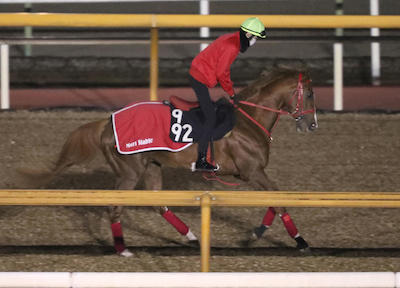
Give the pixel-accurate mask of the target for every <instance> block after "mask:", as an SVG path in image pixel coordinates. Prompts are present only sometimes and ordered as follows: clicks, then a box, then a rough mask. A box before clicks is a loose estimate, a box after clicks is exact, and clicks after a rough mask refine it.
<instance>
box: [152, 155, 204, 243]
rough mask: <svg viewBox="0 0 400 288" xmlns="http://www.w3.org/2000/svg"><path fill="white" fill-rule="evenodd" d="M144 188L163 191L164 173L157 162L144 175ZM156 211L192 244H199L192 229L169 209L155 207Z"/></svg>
mask: <svg viewBox="0 0 400 288" xmlns="http://www.w3.org/2000/svg"><path fill="white" fill-rule="evenodd" d="M144 186H145V189H146V190H161V189H162V171H161V166H160V164H158V163H157V162H151V163H149V164H148V166H147V169H146V172H145V174H144ZM155 209H156V211H158V212H159V213H160V215H161V216H162V217H163V218H164V219H165V220H167V221H168V223H169V224H171V225H172V226H173V227H174V228H175V229H176V231H178V232H179V233H180V234H181V235H183V236H186V238H187V239H188V240H189V242H190V243H196V242H198V240H197V237H196V236H195V235H194V234H193V233H192V231H190V228H189V227H188V226H187V225H186V224H185V223H184V222H183V221H182V220H181V219H179V217H178V216H176V215H175V214H174V213H173V212H172V211H171V210H170V209H169V208H168V207H166V206H162V207H157V208H156V207H155Z"/></svg>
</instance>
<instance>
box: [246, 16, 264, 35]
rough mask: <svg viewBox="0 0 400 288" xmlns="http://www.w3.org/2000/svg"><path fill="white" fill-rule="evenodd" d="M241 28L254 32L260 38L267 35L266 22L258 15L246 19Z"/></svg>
mask: <svg viewBox="0 0 400 288" xmlns="http://www.w3.org/2000/svg"><path fill="white" fill-rule="evenodd" d="M240 28H241V29H242V30H243V31H245V32H248V33H250V34H253V35H255V36H257V37H260V38H265V37H266V34H265V27H264V24H263V23H262V22H261V21H260V19H258V18H257V17H251V18H248V19H246V20H245V21H244V22H243V23H242V25H241V26H240Z"/></svg>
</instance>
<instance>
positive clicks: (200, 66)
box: [190, 32, 240, 96]
mask: <svg viewBox="0 0 400 288" xmlns="http://www.w3.org/2000/svg"><path fill="white" fill-rule="evenodd" d="M239 51H240V35H239V32H236V33H232V34H225V35H222V36H221V37H219V38H218V39H217V40H215V41H214V42H212V43H211V44H210V45H209V46H208V47H207V48H206V49H204V50H203V51H201V52H200V54H199V55H197V56H196V57H195V58H194V59H193V61H192V65H191V67H190V75H192V77H193V78H194V79H196V80H197V81H199V82H201V83H203V84H205V85H207V87H209V88H211V87H214V86H215V85H217V83H219V84H220V85H221V87H222V89H224V90H225V91H226V93H228V94H229V96H233V95H234V93H235V92H234V91H233V83H232V81H231V71H230V69H231V65H232V63H233V61H234V60H235V59H236V57H237V55H238V54H239Z"/></svg>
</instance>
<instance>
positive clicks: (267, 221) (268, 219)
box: [262, 207, 276, 227]
mask: <svg viewBox="0 0 400 288" xmlns="http://www.w3.org/2000/svg"><path fill="white" fill-rule="evenodd" d="M275 215H276V212H275V209H274V208H273V207H269V208H268V210H267V213H265V216H264V219H263V221H262V224H263V225H264V226H268V227H269V226H271V225H272V222H274V219H275Z"/></svg>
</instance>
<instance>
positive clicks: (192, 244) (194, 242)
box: [187, 239, 200, 248]
mask: <svg viewBox="0 0 400 288" xmlns="http://www.w3.org/2000/svg"><path fill="white" fill-rule="evenodd" d="M187 244H188V246H190V247H194V248H198V247H200V242H199V240H197V239H196V240H189V241H188V242H187Z"/></svg>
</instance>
